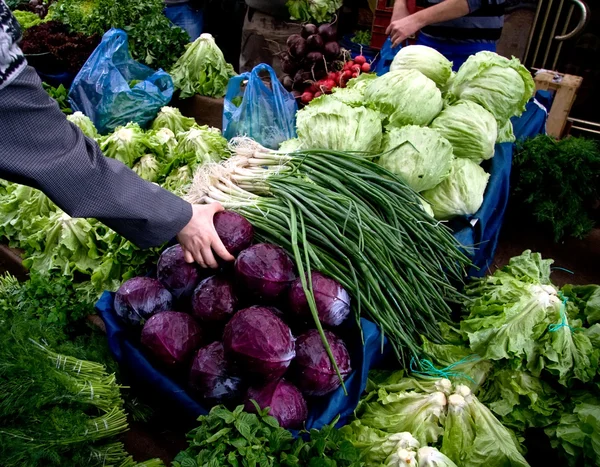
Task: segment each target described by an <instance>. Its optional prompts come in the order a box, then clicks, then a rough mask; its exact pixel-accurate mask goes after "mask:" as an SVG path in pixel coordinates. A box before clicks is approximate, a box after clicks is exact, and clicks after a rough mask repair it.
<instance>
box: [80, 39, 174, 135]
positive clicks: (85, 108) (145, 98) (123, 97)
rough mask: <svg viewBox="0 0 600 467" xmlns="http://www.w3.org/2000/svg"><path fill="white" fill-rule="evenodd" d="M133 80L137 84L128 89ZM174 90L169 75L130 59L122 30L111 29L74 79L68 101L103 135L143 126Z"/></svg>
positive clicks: (169, 97)
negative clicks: (134, 126) (119, 129)
mask: <svg viewBox="0 0 600 467" xmlns="http://www.w3.org/2000/svg"><path fill="white" fill-rule="evenodd" d="M132 81H136V82H137V84H134V85H133V86H130V84H132ZM173 90H174V87H173V80H172V79H171V76H169V74H168V73H165V72H164V71H162V70H159V71H154V70H153V69H151V68H149V67H147V66H145V65H142V64H141V63H138V62H136V61H135V60H133V58H131V54H130V53H129V45H128V43H127V34H126V33H125V31H122V30H120V29H111V30H110V31H108V32H107V33H106V34H104V37H103V38H102V42H100V44H99V45H98V47H96V50H94V52H93V53H92V55H90V58H88V60H87V61H86V62H85V64H84V65H83V67H82V68H81V71H80V72H79V73H78V74H77V76H76V77H75V80H74V81H73V84H72V85H71V89H70V91H69V100H70V102H71V106H72V108H73V110H75V111H77V110H79V111H81V112H83V113H84V114H85V115H87V116H88V117H89V118H90V119H91V120H92V122H94V125H95V126H96V128H97V129H98V131H99V132H100V133H101V134H106V133H109V132H111V131H113V130H114V129H115V128H117V127H118V126H120V125H126V124H127V123H128V122H136V123H139V124H140V126H142V127H145V126H146V125H147V124H148V123H149V122H151V121H152V120H154V118H156V114H157V113H158V111H159V110H160V109H161V107H163V106H165V105H167V104H168V103H169V102H170V101H171V97H172V96H173Z"/></svg>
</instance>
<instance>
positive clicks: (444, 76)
mask: <svg viewBox="0 0 600 467" xmlns="http://www.w3.org/2000/svg"><path fill="white" fill-rule="evenodd" d="M396 70H418V71H420V72H421V73H423V74H424V75H425V76H427V77H428V78H429V79H430V80H432V81H434V82H435V84H437V86H438V88H440V89H443V88H445V87H446V84H447V83H448V80H449V79H450V75H451V74H452V62H450V61H449V60H448V59H447V58H446V57H444V56H443V55H442V54H441V53H439V52H438V51H437V50H435V49H432V48H431V47H427V46H425V45H409V46H408V47H403V48H402V49H400V51H399V52H398V53H397V54H396V56H395V57H394V60H393V61H392V64H391V65H390V71H396Z"/></svg>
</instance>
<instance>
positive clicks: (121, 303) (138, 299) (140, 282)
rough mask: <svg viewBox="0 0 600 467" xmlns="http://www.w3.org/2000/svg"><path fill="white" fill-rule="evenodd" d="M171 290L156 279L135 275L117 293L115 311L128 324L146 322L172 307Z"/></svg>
mask: <svg viewBox="0 0 600 467" xmlns="http://www.w3.org/2000/svg"><path fill="white" fill-rule="evenodd" d="M172 304H173V296H172V295H171V292H169V291H168V290H167V289H165V288H164V286H163V285H162V284H161V283H160V282H159V281H158V280H156V279H152V278H150V277H134V278H133V279H129V280H128V281H126V282H124V283H123V285H121V287H119V290H117V293H116V294H115V301H114V306H115V312H116V313H117V315H118V316H119V317H120V318H121V319H122V320H123V321H125V322H126V323H128V324H134V325H137V324H144V322H145V321H146V320H147V319H148V318H150V317H151V316H152V315H154V314H155V313H159V312H161V311H167V310H170V309H171V305H172Z"/></svg>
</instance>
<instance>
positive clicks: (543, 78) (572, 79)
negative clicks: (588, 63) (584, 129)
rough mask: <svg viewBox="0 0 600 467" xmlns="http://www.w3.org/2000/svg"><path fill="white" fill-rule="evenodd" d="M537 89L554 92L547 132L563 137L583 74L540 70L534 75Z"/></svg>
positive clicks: (556, 136)
mask: <svg viewBox="0 0 600 467" xmlns="http://www.w3.org/2000/svg"><path fill="white" fill-rule="evenodd" d="M534 80H535V87H536V91H539V90H544V91H551V92H553V93H554V100H553V102H552V108H551V109H550V112H549V113H548V121H547V122H546V132H547V133H548V135H550V136H554V137H555V138H562V137H563V136H564V134H565V130H566V128H567V119H568V118H569V113H570V112H571V107H573V103H574V102H575V99H576V98H577V90H578V89H579V87H580V86H581V83H582V82H583V78H582V77H581V76H575V75H565V74H562V73H557V72H555V71H548V70H538V71H537V73H536V74H535V77H534Z"/></svg>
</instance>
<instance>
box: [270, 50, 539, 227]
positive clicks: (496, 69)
mask: <svg viewBox="0 0 600 467" xmlns="http://www.w3.org/2000/svg"><path fill="white" fill-rule="evenodd" d="M357 59H361V61H362V58H361V57H356V58H355V59H354V64H352V65H351V66H350V68H351V69H353V68H355V67H356V60H357ZM363 66H364V65H363ZM390 70H391V71H390V72H388V73H386V74H384V75H382V76H380V77H375V76H373V75H361V76H358V77H355V78H353V79H350V81H348V83H347V84H346V87H345V88H344V89H339V88H335V89H333V93H332V94H329V95H326V96H320V97H318V98H317V99H315V98H314V97H315V96H316V95H317V94H312V91H317V88H316V87H315V88H312V87H311V88H310V89H309V90H308V94H307V95H306V96H305V97H306V98H305V97H302V99H303V101H310V105H308V106H306V107H305V108H303V109H302V110H300V111H299V112H298V115H297V125H298V139H297V140H294V142H284V143H283V145H282V150H284V151H285V152H291V151H294V150H297V149H299V148H300V149H319V148H325V149H333V150H341V151H359V152H363V153H364V157H366V158H371V159H372V158H375V157H376V156H377V155H379V159H378V161H379V164H380V165H381V166H382V167H384V168H385V169H387V170H389V171H391V172H392V173H394V174H395V175H397V176H398V177H399V178H400V179H402V180H403V181H404V182H406V183H407V184H408V185H409V186H410V187H411V188H412V189H414V190H415V191H417V192H419V193H420V194H421V195H422V196H423V198H424V199H425V200H426V201H427V202H428V203H429V204H431V209H432V210H433V214H434V216H435V218H436V219H439V220H448V219H451V218H453V217H456V216H471V215H473V214H475V213H476V212H477V210H478V209H479V208H480V207H481V204H482V203H483V197H484V193H485V190H486V187H487V182H488V179H489V174H487V173H486V171H485V170H484V169H483V168H482V167H480V166H479V164H481V163H482V162H483V161H485V160H489V159H490V158H492V157H493V155H494V146H495V143H497V142H510V141H514V135H512V124H511V122H510V120H509V118H510V117H512V116H516V115H520V114H521V113H522V112H523V110H524V109H525V104H526V102H527V101H528V100H529V98H530V97H531V95H532V93H533V89H534V83H533V79H532V78H531V75H530V74H529V72H528V71H527V70H526V69H525V67H523V66H522V65H521V64H520V63H519V61H518V60H516V59H512V60H508V59H506V58H504V57H501V56H499V55H496V54H494V53H491V52H482V53H478V54H476V55H473V56H471V57H470V58H469V59H468V60H467V62H465V64H464V65H463V66H462V67H461V68H460V70H459V71H458V73H456V75H453V74H452V64H451V63H450V62H449V61H448V60H447V59H446V58H445V57H444V56H442V55H441V54H440V53H439V52H437V51H435V50H433V49H431V48H429V47H425V46H408V47H404V48H402V49H401V50H400V51H399V52H398V54H397V55H396V56H395V58H394V60H393V62H392V65H391V67H390ZM344 73H345V72H344ZM342 84H343V83H342ZM311 86H314V85H311ZM505 88H506V89H510V90H511V91H510V93H511V97H510V98H507V97H505V92H504V89H505ZM327 89H329V87H327V86H326V90H327ZM318 92H319V91H317V93H318ZM340 103H341V104H340ZM426 209H429V208H428V207H427V208H426Z"/></svg>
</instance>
